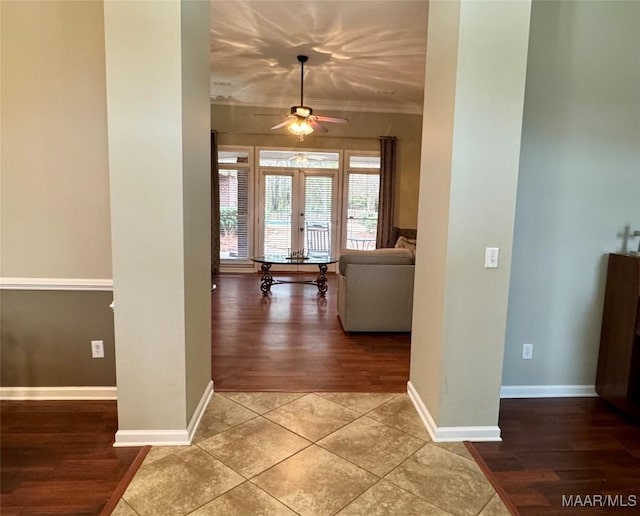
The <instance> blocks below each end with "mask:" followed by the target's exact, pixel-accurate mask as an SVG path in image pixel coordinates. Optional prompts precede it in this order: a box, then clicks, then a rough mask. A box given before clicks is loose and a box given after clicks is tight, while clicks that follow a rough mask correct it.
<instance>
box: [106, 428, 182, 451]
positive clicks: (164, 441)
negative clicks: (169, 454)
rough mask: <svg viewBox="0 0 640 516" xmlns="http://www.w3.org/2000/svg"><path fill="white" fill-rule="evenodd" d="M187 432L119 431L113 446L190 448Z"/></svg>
mask: <svg viewBox="0 0 640 516" xmlns="http://www.w3.org/2000/svg"><path fill="white" fill-rule="evenodd" d="M189 444H190V442H189V433H188V432H187V430H186V429H185V430H178V429H176V430H118V431H117V432H116V440H115V442H114V443H113V446H114V447H116V448H121V447H124V446H147V445H151V446H188V445H189Z"/></svg>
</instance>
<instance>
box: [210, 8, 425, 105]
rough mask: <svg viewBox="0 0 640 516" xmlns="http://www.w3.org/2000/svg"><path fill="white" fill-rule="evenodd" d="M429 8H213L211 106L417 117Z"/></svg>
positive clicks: (421, 91) (420, 98)
mask: <svg viewBox="0 0 640 516" xmlns="http://www.w3.org/2000/svg"><path fill="white" fill-rule="evenodd" d="M426 30H427V2H426V1H421V0H410V1H404V0H395V1H394V0H388V1H376V0H373V1H333V0H307V1H303V0H288V1H287V0H281V1H271V0H262V1H255V0H254V1H249V0H212V1H211V98H212V102H213V103H218V104H234V105H237V104H239V105H247V106H269V107H289V106H291V105H294V104H298V103H299V100H300V65H299V63H298V62H297V60H296V56H297V55H298V54H305V55H308V56H309V61H308V63H307V64H306V65H305V80H304V88H305V104H306V105H309V106H311V107H313V108H314V109H316V111H317V110H318V109H324V110H339V111H342V110H347V111H348V110H356V111H380V112H398V113H419V112H421V109H422V96H423V84H424V60H425V46H426Z"/></svg>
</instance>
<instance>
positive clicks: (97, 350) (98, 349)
mask: <svg viewBox="0 0 640 516" xmlns="http://www.w3.org/2000/svg"><path fill="white" fill-rule="evenodd" d="M91 358H104V341H102V340H92V341H91Z"/></svg>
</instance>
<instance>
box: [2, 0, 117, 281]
mask: <svg viewBox="0 0 640 516" xmlns="http://www.w3.org/2000/svg"><path fill="white" fill-rule="evenodd" d="M0 9H1V10H2V21H1V23H2V26H1V30H0V35H1V36H0V37H1V38H2V55H1V77H0V80H1V83H2V90H1V97H0V99H1V115H0V117H1V118H0V124H1V144H2V156H1V161H0V166H1V194H0V195H1V199H0V201H1V202H0V204H1V208H0V209H1V212H0V215H1V221H0V233H1V234H2V245H1V250H0V266H1V269H0V275H1V276H4V277H34V278H111V248H110V227H109V177H108V161H107V119H106V93H105V68H104V31H103V11H102V2H100V1H83V2H62V1H29V2H24V1H11V0H3V1H2V2H0Z"/></svg>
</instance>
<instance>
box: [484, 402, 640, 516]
mask: <svg viewBox="0 0 640 516" xmlns="http://www.w3.org/2000/svg"><path fill="white" fill-rule="evenodd" d="M499 425H500V428H501V429H502V439H503V441H502V442H500V443H472V447H473V448H475V450H476V451H477V453H478V454H479V456H480V457H481V458H482V460H483V461H484V462H485V463H486V466H487V467H488V469H489V470H490V472H491V473H490V476H492V477H493V478H494V480H495V482H497V484H498V485H499V486H500V488H501V489H502V490H503V492H505V493H506V495H507V496H508V498H509V499H510V501H511V502H513V504H514V505H515V507H516V509H517V511H518V512H519V513H520V514H522V515H536V516H537V515H540V516H543V515H544V516H546V515H563V516H567V515H573V514H588V515H605V514H611V515H618V516H622V515H626V514H628V515H631V514H640V424H638V423H637V422H633V421H632V420H630V419H628V418H627V417H626V416H624V415H622V414H621V413H619V412H617V411H616V410H615V409H614V408H612V407H611V406H610V405H608V404H607V403H606V402H604V401H603V400H601V399H600V398H552V399H504V400H502V401H501V403H500V423H499ZM563 495H564V496H565V499H566V500H567V499H568V497H569V496H571V495H574V501H575V499H576V498H575V496H576V495H580V497H581V498H580V500H581V503H583V502H584V501H585V500H587V499H588V500H590V502H589V503H593V502H594V500H596V499H595V498H593V495H613V496H614V497H615V496H616V495H620V496H619V497H618V498H617V500H618V501H619V502H623V503H626V504H627V506H626V507H624V506H618V507H609V508H606V507H599V506H589V505H587V506H574V507H563V506H562V496H563ZM586 495H590V497H591V498H586ZM633 497H635V498H633ZM634 502H635V506H632V504H633V503H634Z"/></svg>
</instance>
